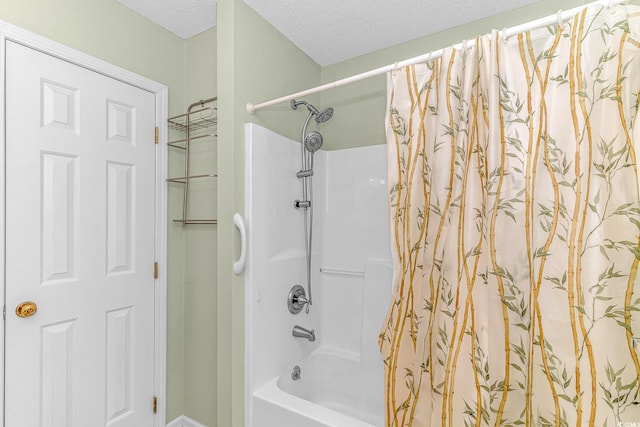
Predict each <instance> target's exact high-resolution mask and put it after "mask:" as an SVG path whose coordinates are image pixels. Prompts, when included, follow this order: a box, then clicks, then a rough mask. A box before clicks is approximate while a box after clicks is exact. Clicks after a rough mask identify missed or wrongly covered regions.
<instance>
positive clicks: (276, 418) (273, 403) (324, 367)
mask: <svg viewBox="0 0 640 427" xmlns="http://www.w3.org/2000/svg"><path fill="white" fill-rule="evenodd" d="M298 366H299V367H300V379H299V380H293V379H292V377H291V371H292V370H293V366H292V367H291V370H290V371H289V372H286V373H284V374H282V375H281V376H280V377H278V378H274V379H272V380H271V381H269V382H268V383H267V384H265V385H264V386H262V387H261V388H260V389H258V390H256V391H255V393H254V396H253V398H254V410H255V411H256V412H257V413H259V414H262V416H264V418H263V419H264V420H265V421H264V423H261V421H260V420H254V423H255V425H256V426H260V427H275V426H277V427H382V426H383V425H384V413H383V409H384V405H383V398H384V396H383V394H384V393H383V384H382V375H373V374H372V373H371V372H370V370H367V369H363V368H362V364H361V363H360V361H359V360H356V359H352V358H348V357H344V355H338V354H335V353H333V352H332V351H324V350H323V349H322V348H320V349H318V351H316V352H314V353H313V354H312V355H311V356H310V357H309V358H308V359H307V360H305V361H304V362H302V363H300V364H298ZM367 371H369V372H367ZM261 418H262V417H261Z"/></svg>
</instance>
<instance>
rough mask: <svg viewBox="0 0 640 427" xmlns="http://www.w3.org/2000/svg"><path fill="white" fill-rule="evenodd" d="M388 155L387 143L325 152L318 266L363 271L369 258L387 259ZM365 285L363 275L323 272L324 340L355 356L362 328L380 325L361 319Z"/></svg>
mask: <svg viewBox="0 0 640 427" xmlns="http://www.w3.org/2000/svg"><path fill="white" fill-rule="evenodd" d="M386 156H387V151H386V145H377V146H369V147H360V148H353V149H345V150H336V151H330V152H327V172H326V175H325V176H326V179H325V181H326V184H325V185H326V193H325V194H326V197H325V198H324V199H325V205H324V206H323V210H322V213H323V223H322V230H323V246H322V259H321V262H322V265H321V267H323V268H329V269H342V270H349V271H356V272H360V273H365V270H366V267H367V263H368V262H369V260H372V259H373V260H381V261H387V260H390V259H391V253H390V246H389V244H390V243H389V242H390V238H389V220H388V218H389V214H388V208H387V205H388V202H387V197H388V196H387V194H388V188H387V176H386V175H387V172H386V171H387V169H386V168H387V161H386ZM365 286H367V283H366V282H365V280H364V277H357V276H341V275H334V274H322V293H323V294H322V297H323V300H322V305H321V310H322V312H323V313H322V314H321V316H320V317H321V320H320V322H321V331H323V335H324V341H323V343H324V344H326V345H328V346H331V347H337V348H341V349H342V350H344V351H348V352H351V353H353V354H355V355H356V357H360V353H361V350H362V348H363V347H362V345H363V342H362V335H363V328H368V330H371V329H378V328H379V326H380V325H379V324H376V325H370V324H369V323H368V322H370V321H369V320H367V319H364V318H363V316H364V313H363V309H364V306H363V296H364V295H365V293H366V289H365ZM387 303H388V302H387V301H384V302H382V303H381V304H378V305H377V307H379V306H380V305H384V304H387ZM383 312H385V313H386V307H385V308H384V309H383ZM363 319H364V320H363ZM365 322H367V323H365ZM376 339H377V333H376ZM370 350H371V346H369V347H368V349H367V351H370ZM374 357H375V356H374Z"/></svg>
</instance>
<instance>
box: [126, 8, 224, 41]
mask: <svg viewBox="0 0 640 427" xmlns="http://www.w3.org/2000/svg"><path fill="white" fill-rule="evenodd" d="M118 1H119V2H120V3H122V4H123V5H125V6H127V7H128V8H129V9H132V10H133V11H135V12H138V13H139V14H140V15H142V16H144V17H146V18H148V19H150V20H151V21H153V22H155V23H156V24H158V25H160V26H161V27H164V28H166V29H167V30H169V31H171V32H172V33H173V34H175V35H177V36H178V37H181V38H183V39H188V38H189V37H192V36H195V35H196V34H198V33H201V32H202V31H204V30H208V29H209V28H213V27H215V26H216V0H118Z"/></svg>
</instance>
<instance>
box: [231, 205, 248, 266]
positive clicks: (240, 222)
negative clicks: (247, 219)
mask: <svg viewBox="0 0 640 427" xmlns="http://www.w3.org/2000/svg"><path fill="white" fill-rule="evenodd" d="M233 225H235V226H236V228H237V229H238V231H239V232H240V257H239V258H238V260H237V261H236V262H234V263H233V274H235V275H236V276H237V275H239V274H241V273H242V272H243V271H244V266H245V264H246V263H247V228H246V227H245V225H244V219H243V218H242V215H240V214H239V213H236V214H235V215H233Z"/></svg>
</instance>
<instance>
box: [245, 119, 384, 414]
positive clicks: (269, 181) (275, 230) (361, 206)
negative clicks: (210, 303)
mask: <svg viewBox="0 0 640 427" xmlns="http://www.w3.org/2000/svg"><path fill="white" fill-rule="evenodd" d="M320 130H321V131H322V129H320ZM245 134H246V138H247V141H246V146H245V153H246V165H245V174H246V175H245V185H246V186H247V187H246V190H245V197H246V198H245V209H246V212H245V221H246V224H247V234H248V242H249V243H248V257H247V266H246V271H245V279H246V296H247V298H246V308H245V309H246V322H245V325H246V336H245V338H246V344H245V345H246V354H245V361H246V372H245V392H246V405H245V425H246V426H247V427H271V426H274V425H277V426H279V427H298V426H301V425H304V426H305V427H307V426H308V427H321V426H339V427H373V426H376V427H377V426H382V425H383V424H384V419H383V413H382V409H383V395H384V393H383V363H382V359H381V356H380V353H379V351H378V349H377V337H378V332H379V328H380V325H381V324H382V321H383V319H384V316H385V314H386V308H387V306H388V304H389V300H390V296H391V285H392V269H391V262H390V252H389V238H388V212H387V207H386V203H387V202H386V198H387V185H386V147H385V146H370V147H364V148H355V149H347V150H337V151H329V152H323V151H320V152H318V153H316V157H315V160H314V166H315V167H314V169H315V171H316V172H315V175H314V179H313V192H314V203H315V212H314V231H313V232H314V242H313V248H312V280H313V284H312V286H313V296H314V300H313V305H312V306H311V310H310V313H309V314H306V313H305V312H304V310H303V311H302V312H301V313H299V314H296V315H293V314H291V313H290V312H289V310H288V309H287V295H288V293H289V291H290V289H291V287H293V286H294V285H302V286H303V287H305V288H306V270H305V253H304V234H303V214H302V212H301V211H300V210H296V209H295V208H294V207H293V202H294V200H296V199H299V198H300V196H301V191H302V184H301V182H300V180H299V179H298V178H296V172H297V171H298V170H299V169H300V164H299V163H300V143H299V142H296V141H292V140H290V139H287V138H284V137H282V136H280V135H278V134H277V133H275V132H272V131H270V130H268V129H265V128H263V127H260V126H258V125H255V124H247V125H246V127H245ZM295 325H299V326H301V327H303V328H306V329H309V330H311V329H313V330H315V341H309V340H307V339H302V338H297V337H294V336H293V335H292V329H293V327H294V326H295ZM295 366H299V367H300V379H299V380H296V381H294V380H293V379H292V378H291V374H292V370H293V369H294V367H295ZM363 391H366V392H363Z"/></svg>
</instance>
